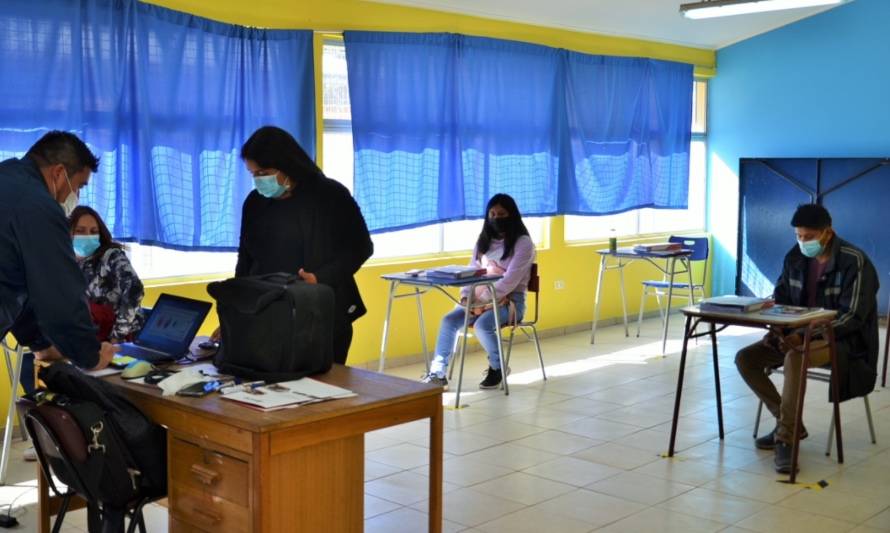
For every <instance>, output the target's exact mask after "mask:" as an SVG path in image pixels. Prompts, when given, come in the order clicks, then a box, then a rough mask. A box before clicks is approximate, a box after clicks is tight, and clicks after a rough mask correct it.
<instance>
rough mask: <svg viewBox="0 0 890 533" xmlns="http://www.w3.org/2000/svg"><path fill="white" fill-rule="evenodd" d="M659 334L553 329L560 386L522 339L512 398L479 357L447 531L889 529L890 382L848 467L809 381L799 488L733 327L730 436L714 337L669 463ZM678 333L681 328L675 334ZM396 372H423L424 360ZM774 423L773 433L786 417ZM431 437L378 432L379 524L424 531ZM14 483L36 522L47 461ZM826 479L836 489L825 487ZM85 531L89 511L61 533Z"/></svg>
mask: <svg viewBox="0 0 890 533" xmlns="http://www.w3.org/2000/svg"><path fill="white" fill-rule="evenodd" d="M679 322H680V320H675V323H679ZM659 331H660V330H659V327H658V323H657V322H656V321H649V322H647V323H646V324H645V325H644V329H643V336H642V337H640V338H635V337H633V336H631V337H630V338H625V336H624V331H623V328H621V327H611V328H605V329H602V330H601V331H600V332H598V334H597V344H596V345H594V346H591V345H590V344H588V334H586V333H579V334H574V335H569V336H564V337H554V338H548V339H545V340H544V341H543V349H544V356H545V361H546V363H547V365H548V375H549V377H550V379H549V380H548V381H546V382H544V381H542V380H541V374H540V370H539V368H538V367H537V358H536V356H535V355H534V351H533V347H532V345H531V344H522V345H519V346H517V347H516V348H515V349H514V355H513V361H512V362H511V367H512V370H513V373H512V374H511V394H510V396H509V397H505V396H504V395H503V393H501V392H500V391H484V392H483V391H479V390H478V389H476V383H477V382H478V381H479V379H480V377H481V372H482V370H483V368H484V364H485V363H484V359H483V357H482V355H481V354H480V353H478V352H477V353H474V354H472V356H471V357H470V358H469V359H468V364H467V370H466V374H465V377H466V380H465V382H464V394H462V396H461V398H462V402H465V403H466V404H467V407H466V408H464V409H460V410H453V409H450V408H447V409H446V411H445V424H446V433H445V452H446V455H445V458H446V459H445V481H446V485H445V519H446V523H445V531H449V532H450V531H468V532H499V531H507V532H510V533H520V532H566V533H570V532H576V531H577V532H587V531H593V530H596V531H609V532H668V531H677V532H683V533H687V532H688V533H692V532H698V531H703V532H710V531H726V532H734V533H739V532H746V531H762V532H775V531H780V532H782V533H793V532H796V531H801V532H804V531H813V532H833V531H854V532H857V533H867V532H877V531H890V389H880V388H879V389H877V390H876V391H875V392H874V393H873V394H872V395H871V397H870V399H871V406H872V414H873V417H874V423H875V427H876V431H877V436H878V443H877V444H871V442H870V441H869V438H868V431H867V426H866V420H865V410H864V407H863V402H862V401H861V400H854V401H850V402H846V403H845V404H843V408H842V415H841V416H842V420H843V429H844V447H845V455H846V462H845V464H844V465H838V464H837V463H836V461H835V458H834V456H832V457H826V456H825V455H824V449H825V442H826V438H827V431H828V423H829V417H830V413H831V411H830V404H828V403H827V387H826V386H825V385H824V384H821V383H814V382H810V384H809V388H808V392H807V405H806V410H805V413H806V414H805V417H806V422H807V427H808V429H809V431H810V437H809V438H808V439H807V440H805V441H804V442H803V447H802V452H801V458H802V459H801V460H802V470H801V473H800V476H799V481H800V483H798V484H796V485H788V484H785V483H782V482H781V481H783V480H784V479H786V478H785V477H784V476H779V475H776V474H775V473H774V471H773V469H772V457H771V454H770V453H768V452H762V451H758V450H755V449H754V447H753V443H752V438H751V434H752V430H753V425H754V413H755V410H756V408H757V402H756V401H755V400H754V398H753V396H752V395H751V394H750V393H749V392H748V389H747V387H746V386H745V385H744V383H742V382H741V380H740V378H739V377H738V374H737V372H736V370H735V366H734V364H733V356H734V354H735V352H736V350H737V349H738V348H739V347H741V346H744V345H745V344H748V343H750V342H753V341H754V340H756V339H758V338H759V336H760V333H758V332H756V331H753V330H744V329H730V330H727V331H726V332H724V333H722V334H721V335H720V378H721V385H722V389H723V408H724V423H725V427H726V438H725V440H724V441H723V442H721V441H720V440H719V439H718V438H717V423H716V414H715V413H716V403H715V398H714V388H713V387H714V373H713V366H712V365H711V355H710V345H709V344H707V343H705V342H701V343H699V344H698V345H692V352H691V353H690V357H689V361H688V364H687V372H686V387H685V390H684V393H683V404H682V411H681V413H682V418H681V424H680V431H679V435H678V448H679V450H680V451H679V453H678V454H677V455H676V456H675V457H674V458H673V459H668V458H665V457H663V456H662V454H663V453H664V452H666V451H667V445H668V436H669V433H670V420H671V412H672V408H673V401H674V388H675V384H676V378H677V368H678V364H679V353H678V352H679V348H680V346H679V345H680V343H679V341H678V340H673V341H671V342H669V344H668V351H669V354H668V356H667V357H665V358H662V357H660V356H659V355H657V352H658V350H659V349H660V342H659V341H660V337H659ZM680 332H681V326H680V325H679V324H675V326H674V327H672V339H678V338H679V337H680V334H681V333H680ZM391 372H392V373H393V374H395V375H399V376H403V377H407V378H411V379H415V378H417V377H419V376H420V375H421V373H422V367H421V365H413V366H407V367H400V368H394V369H392V370H391ZM775 379H776V380H780V379H781V377H779V376H776V377H775ZM453 401H454V394H453V392H451V393H448V394H447V395H446V402H448V405H451V404H452V403H453ZM763 421H764V422H763V425H762V431H769V430H770V429H771V428H772V424H773V421H772V420H771V419H769V418H768V417H767V416H764V418H763ZM427 438H428V425H427V424H426V423H412V424H406V425H404V426H399V427H395V428H389V429H386V430H382V431H378V432H375V433H373V434H370V435H369V436H368V438H367V440H366V449H367V454H366V457H367V459H366V467H365V477H366V480H367V482H366V499H365V517H366V521H365V530H366V531H368V532H381V533H397V532H419V531H425V530H426V509H427V501H426V498H427V481H426V480H427V477H426V476H427V469H426V464H427V446H428V441H427ZM11 477H12V479H13V480H17V481H22V482H23V483H22V484H21V485H20V486H10V487H0V504H8V503H10V502H11V501H12V499H13V498H14V497H20V499H19V500H17V501H16V502H15V508H16V509H15V511H14V514H16V515H17V516H19V518H20V520H21V521H22V522H23V524H24V525H23V526H22V529H23V530H26V531H33V530H34V525H33V523H34V512H35V511H34V509H35V507H34V504H33V502H34V492H35V491H34V490H32V489H29V488H27V487H28V486H31V485H33V484H34V482H33V481H29V480H33V478H34V475H33V467H32V466H31V465H24V464H23V463H21V462H20V461H19V460H18V457H16V460H15V461H14V462H13V464H12V466H11ZM820 480H825V481H826V482H827V483H828V486H827V487H826V488H824V489H819V488H818V487H816V486H815V485H813V483H815V482H817V481H820ZM23 505H24V508H22V506H23ZM147 519H148V523H149V531H152V532H156V531H158V532H162V531H166V512H165V510H164V508H163V507H159V506H153V507H152V509H150V510H149V512H148V516H147ZM83 530H85V526H84V516H83V513H75V514H73V515H72V516H71V517H70V518H69V519H68V520H66V528H65V529H63V531H69V532H79V531H83Z"/></svg>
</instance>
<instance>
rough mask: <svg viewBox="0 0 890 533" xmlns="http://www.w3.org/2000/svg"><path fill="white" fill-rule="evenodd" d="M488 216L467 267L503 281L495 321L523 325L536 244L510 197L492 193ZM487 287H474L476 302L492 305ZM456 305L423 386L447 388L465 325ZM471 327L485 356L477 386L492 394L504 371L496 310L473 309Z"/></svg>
mask: <svg viewBox="0 0 890 533" xmlns="http://www.w3.org/2000/svg"><path fill="white" fill-rule="evenodd" d="M485 212H486V214H487V216H486V218H485V221H484V222H483V223H482V232H481V233H479V239H478V240H477V241H476V248H475V249H474V251H473V259H472V261H471V262H470V265H471V266H475V267H479V268H484V269H485V270H486V271H487V272H488V274H497V275H500V276H503V278H501V279H500V280H498V281H497V282H496V283H495V286H494V288H495V298H497V302H498V320H499V321H500V324H501V326H505V325H507V324H508V323H511V322H512V321H514V320H515V321H521V320H522V316H523V314H524V313H525V293H526V291H527V290H528V280H529V276H530V275H531V267H532V263H534V262H535V245H534V243H533V242H532V239H531V237H529V234H528V229H526V227H525V224H523V223H522V215H521V214H520V213H519V208H518V207H516V201H515V200H513V198H511V197H510V196H509V195H506V194H496V195H494V196H493V197H492V198H491V200H489V201H488V206H487V207H486V209H485ZM467 296H469V293H468V289H466V288H465V289H463V290H462V291H461V304H463V305H465V304H466V302H467ZM491 297H492V295H491V294H490V292H489V290H488V289H487V288H482V287H478V288H477V289H476V294H475V297H474V299H473V301H474V303H482V302H486V301H491ZM463 305H462V306H458V307H456V308H455V309H454V310H453V311H451V312H449V313H448V314H447V315H445V316H444V317H443V318H442V324H441V326H440V327H439V338H438V340H437V341H436V354H435V357H434V358H433V362H432V364H431V365H430V372H429V374H427V375H426V376H424V377H423V380H422V381H423V382H424V383H435V384H437V385H442V386H445V387H447V386H448V380H447V379H446V378H445V370H446V369H447V368H448V360H449V358H450V357H451V355H452V351H453V349H454V346H455V342H454V341H455V338H456V335H457V332H458V331H460V329H461V328H462V327H463V325H464V314H465V307H464V306H463ZM472 313H473V314H472V316H471V317H470V324H471V325H472V326H473V328H474V329H475V335H476V338H477V339H479V343H480V344H482V347H483V348H485V351H486V352H487V353H488V370H487V371H486V373H485V378H484V379H483V380H482V382H481V383H479V388H480V389H493V388H496V387H498V386H499V385H500V384H501V379H502V369H501V359H500V346H498V341H497V335H496V333H495V320H494V311H493V310H492V307H491V306H490V305H489V306H486V307H484V308H481V307H479V308H474V309H473V311H472Z"/></svg>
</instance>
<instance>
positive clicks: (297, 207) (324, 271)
mask: <svg viewBox="0 0 890 533" xmlns="http://www.w3.org/2000/svg"><path fill="white" fill-rule="evenodd" d="M373 251H374V245H373V244H372V242H371V236H370V235H369V234H368V227H367V226H366V225H365V219H364V218H363V217H362V213H361V211H360V210H359V207H358V204H356V203H355V200H353V198H352V195H351V194H350V193H349V190H348V189H346V187H344V186H343V185H341V184H340V183H338V182H336V181H334V180H332V179H329V178H313V179H305V180H301V181H300V183H299V184H298V185H297V186H296V187H295V188H294V189H293V194H292V195H291V196H290V197H289V198H285V199H281V200H278V199H269V198H265V197H263V196H261V195H260V194H259V193H258V192H256V191H253V192H251V193H250V194H249V195H248V196H247V199H245V200H244V207H243V210H242V213H241V242H240V244H239V246H238V264H237V266H236V267H235V276H236V277H240V276H251V275H260V274H271V273H274V272H287V273H289V274H296V273H297V272H298V271H299V270H300V269H301V268H302V269H304V270H305V271H306V272H309V273H312V274H315V276H316V277H317V278H318V282H319V283H323V284H325V285H329V286H330V287H331V288H333V289H334V292H335V294H336V311H337V314H338V317H340V318H341V319H348V320H350V321H354V320H355V319H357V318H359V317H360V316H362V315H364V314H365V312H366V309H365V306H364V303H363V302H362V299H361V295H360V294H359V291H358V286H357V285H356V283H355V279H354V278H353V275H354V274H355V273H356V272H357V271H358V269H359V268H360V267H361V266H362V264H363V263H364V262H365V261H366V260H367V259H368V258H369V257H371V254H372V253H373Z"/></svg>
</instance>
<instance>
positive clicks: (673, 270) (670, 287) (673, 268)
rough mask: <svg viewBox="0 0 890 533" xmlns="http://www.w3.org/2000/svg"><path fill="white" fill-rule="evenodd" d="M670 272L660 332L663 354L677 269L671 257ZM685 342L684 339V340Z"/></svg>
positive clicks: (665, 346)
mask: <svg viewBox="0 0 890 533" xmlns="http://www.w3.org/2000/svg"><path fill="white" fill-rule="evenodd" d="M670 261H671V273H670V284H669V285H668V301H667V309H665V313H664V332H663V333H662V334H661V355H664V353H665V351H667V342H668V325H669V324H670V322H671V303H672V302H673V298H674V277H675V273H676V271H677V258H676V257H672V258H671V260H670ZM684 342H685V340H684Z"/></svg>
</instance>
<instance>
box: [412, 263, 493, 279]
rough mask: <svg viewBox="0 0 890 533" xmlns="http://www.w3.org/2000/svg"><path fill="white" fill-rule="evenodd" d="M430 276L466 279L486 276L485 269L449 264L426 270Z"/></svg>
mask: <svg viewBox="0 0 890 533" xmlns="http://www.w3.org/2000/svg"><path fill="white" fill-rule="evenodd" d="M426 275H427V277H430V278H447V279H466V278H475V277H477V276H484V275H485V269H484V268H477V267H472V266H461V265H448V266H441V267H436V268H431V269H429V270H427V271H426Z"/></svg>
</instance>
